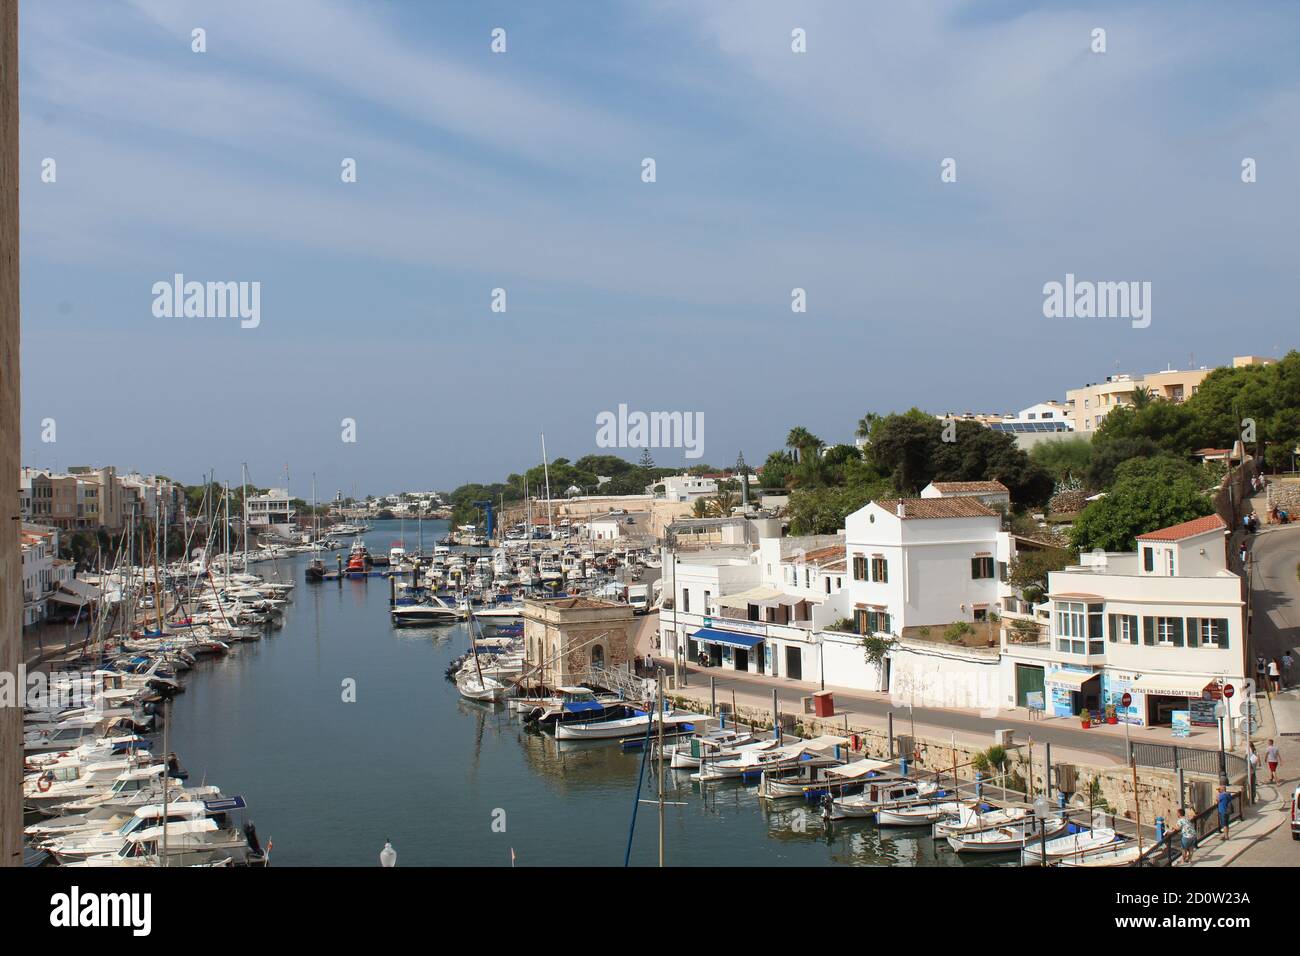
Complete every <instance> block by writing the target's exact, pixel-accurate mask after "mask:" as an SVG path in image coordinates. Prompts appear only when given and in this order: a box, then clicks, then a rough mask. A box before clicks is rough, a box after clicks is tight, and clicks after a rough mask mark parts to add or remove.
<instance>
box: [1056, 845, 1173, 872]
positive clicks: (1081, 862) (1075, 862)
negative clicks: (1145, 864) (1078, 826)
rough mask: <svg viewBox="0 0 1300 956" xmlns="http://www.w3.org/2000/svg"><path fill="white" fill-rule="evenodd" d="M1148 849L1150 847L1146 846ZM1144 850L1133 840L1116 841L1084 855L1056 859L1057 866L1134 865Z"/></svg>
mask: <svg viewBox="0 0 1300 956" xmlns="http://www.w3.org/2000/svg"><path fill="white" fill-rule="evenodd" d="M1146 849H1147V850H1149V849H1150V847H1147V848H1146ZM1141 855H1142V850H1141V849H1140V848H1139V847H1138V845H1137V844H1136V843H1133V842H1131V841H1128V840H1126V841H1124V842H1122V843H1121V842H1116V843H1113V844H1111V845H1109V846H1106V847H1102V848H1101V849H1099V850H1093V851H1092V852H1091V853H1085V854H1083V855H1082V856H1063V857H1061V858H1060V859H1058V860H1055V861H1054V862H1055V864H1056V865H1057V866H1134V865H1136V864H1137V861H1138V858H1139V857H1140V856H1141Z"/></svg>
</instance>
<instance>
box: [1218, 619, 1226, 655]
mask: <svg viewBox="0 0 1300 956" xmlns="http://www.w3.org/2000/svg"><path fill="white" fill-rule="evenodd" d="M1217 623H1218V625H1219V650H1221V651H1226V650H1227V649H1228V619H1227V618H1226V617H1221V618H1219V619H1218V621H1217Z"/></svg>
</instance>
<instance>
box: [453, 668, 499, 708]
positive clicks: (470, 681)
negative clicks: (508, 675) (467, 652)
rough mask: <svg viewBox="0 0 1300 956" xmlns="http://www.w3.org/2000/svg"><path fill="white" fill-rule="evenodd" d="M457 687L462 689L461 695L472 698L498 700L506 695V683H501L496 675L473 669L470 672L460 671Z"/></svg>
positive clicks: (457, 677)
mask: <svg viewBox="0 0 1300 956" xmlns="http://www.w3.org/2000/svg"><path fill="white" fill-rule="evenodd" d="M456 689H457V690H458V691H460V696H462V697H466V698H468V699H470V700H482V701H492V702H493V703H495V702H496V701H499V700H501V698H503V697H505V695H506V685H505V684H503V683H501V682H500V681H499V680H497V679H496V678H495V677H491V676H489V675H487V674H482V675H480V674H475V673H474V672H473V671H472V670H471V671H470V672H469V673H464V672H462V673H460V674H457V675H456Z"/></svg>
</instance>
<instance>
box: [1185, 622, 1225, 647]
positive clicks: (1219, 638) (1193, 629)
mask: <svg viewBox="0 0 1300 956" xmlns="http://www.w3.org/2000/svg"><path fill="white" fill-rule="evenodd" d="M1187 646H1188V647H1197V646H1200V647H1214V648H1217V649H1219V650H1221V651H1222V650H1227V647H1228V619H1227V618H1226V617H1189V618H1188V619H1187Z"/></svg>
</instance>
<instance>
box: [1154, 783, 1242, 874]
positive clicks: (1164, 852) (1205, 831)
mask: <svg viewBox="0 0 1300 956" xmlns="http://www.w3.org/2000/svg"><path fill="white" fill-rule="evenodd" d="M1242 796H1243V795H1242V794H1240V793H1234V794H1231V795H1230V798H1229V801H1228V821H1229V823H1231V822H1232V821H1233V820H1243V819H1245V816H1244V810H1243V806H1244V804H1243V802H1242ZM1192 824H1193V825H1194V826H1195V827H1196V843H1197V845H1198V846H1199V845H1200V843H1201V841H1202V840H1204V839H1205V838H1206V837H1209V836H1212V835H1213V834H1215V833H1218V832H1219V831H1220V830H1221V829H1223V823H1222V821H1221V820H1220V818H1219V807H1218V805H1217V804H1214V805H1211V806H1209V807H1207V808H1206V809H1204V810H1202V811H1201V812H1200V813H1198V814H1196V816H1194V817H1192ZM1182 852H1183V842H1182V831H1181V830H1180V829H1179V828H1178V826H1177V825H1175V826H1174V827H1172V828H1171V829H1169V830H1167V831H1166V832H1165V835H1164V837H1163V838H1162V839H1161V840H1159V841H1157V842H1156V843H1155V845H1153V846H1152V847H1151V849H1149V850H1147V851H1146V852H1145V853H1143V854H1142V856H1141V858H1140V859H1139V860H1138V861H1137V863H1136V864H1135V865H1136V866H1173V865H1174V861H1176V860H1177V859H1178V858H1179V857H1180V856H1181V855H1182Z"/></svg>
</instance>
